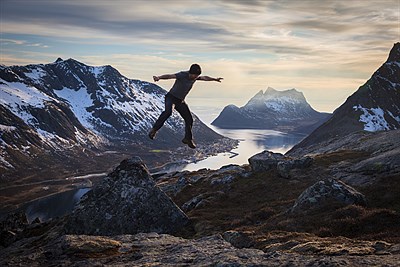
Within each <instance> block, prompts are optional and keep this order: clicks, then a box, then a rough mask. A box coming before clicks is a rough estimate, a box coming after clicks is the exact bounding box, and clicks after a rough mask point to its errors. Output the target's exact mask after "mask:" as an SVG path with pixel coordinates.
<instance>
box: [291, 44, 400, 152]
mask: <svg viewBox="0 0 400 267" xmlns="http://www.w3.org/2000/svg"><path fill="white" fill-rule="evenodd" d="M394 129H400V43H396V44H395V45H394V46H393V48H392V50H391V51H390V54H389V57H388V60H387V61H386V62H385V63H384V64H383V65H382V66H381V67H380V68H379V69H378V70H377V71H376V72H375V73H374V74H373V75H372V77H371V78H370V79H369V80H368V81H367V82H366V83H365V84H364V85H363V86H361V87H360V88H359V89H358V90H357V91H356V92H355V93H354V94H353V95H351V96H350V97H349V98H348V99H347V100H346V102H345V103H344V104H343V105H341V106H340V107H339V108H337V109H336V110H335V112H334V113H333V116H332V117H331V118H330V119H329V120H328V121H327V122H325V123H324V124H323V125H321V126H320V127H319V128H318V129H316V130H315V131H314V132H313V133H311V134H310V135H309V136H308V137H307V138H305V139H304V140H303V141H302V142H300V143H299V144H298V145H296V146H295V147H294V148H293V149H292V151H296V150H299V149H302V148H305V147H308V146H311V145H315V144H317V143H321V142H323V141H325V140H329V139H333V138H335V137H343V136H346V135H348V134H350V133H354V132H357V131H368V132H376V131H386V130H394ZM292 151H290V152H289V154H290V153H291V152H292Z"/></svg>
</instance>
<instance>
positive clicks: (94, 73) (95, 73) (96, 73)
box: [90, 67, 105, 79]
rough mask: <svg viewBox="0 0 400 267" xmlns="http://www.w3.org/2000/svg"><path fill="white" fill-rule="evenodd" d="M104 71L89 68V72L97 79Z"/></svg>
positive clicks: (98, 68) (102, 68)
mask: <svg viewBox="0 0 400 267" xmlns="http://www.w3.org/2000/svg"><path fill="white" fill-rule="evenodd" d="M104 69H105V67H91V69H90V70H91V72H92V73H93V75H94V76H95V77H96V79H97V78H98V77H99V75H101V74H103V72H104Z"/></svg>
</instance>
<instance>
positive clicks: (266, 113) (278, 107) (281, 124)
mask: <svg viewBox="0 0 400 267" xmlns="http://www.w3.org/2000/svg"><path fill="white" fill-rule="evenodd" d="M328 117H329V114H326V113H320V112H317V111H315V110H314V109H313V108H312V107H311V106H310V105H309V104H308V103H307V100H306V99H305V97H304V95H303V94H302V93H301V92H298V91H297V90H296V89H291V90H286V91H277V90H275V89H273V88H271V87H269V88H268V89H267V90H266V91H265V93H264V92H263V91H262V90H261V91H260V92H258V93H257V94H256V95H255V96H254V97H253V98H251V99H250V100H249V102H248V103H247V104H246V105H245V106H243V107H240V108H239V107H236V106H235V105H229V106H227V107H225V108H224V110H223V111H222V112H221V114H220V115H219V116H218V117H217V118H216V119H215V120H214V121H213V122H212V124H213V125H215V126H218V127H221V128H238V129H246V128H250V129H275V130H282V131H298V132H303V133H308V132H310V131H312V130H313V129H315V128H316V127H318V126H319V125H320V124H321V123H322V122H324V121H325V120H326V119H327V118H328Z"/></svg>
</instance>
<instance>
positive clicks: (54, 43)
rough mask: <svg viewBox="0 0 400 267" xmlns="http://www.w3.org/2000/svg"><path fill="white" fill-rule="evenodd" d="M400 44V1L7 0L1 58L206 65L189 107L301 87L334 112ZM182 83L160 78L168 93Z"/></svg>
mask: <svg viewBox="0 0 400 267" xmlns="http://www.w3.org/2000/svg"><path fill="white" fill-rule="evenodd" d="M399 41H400V0H368V1H365V0H362V1H358V0H352V1H348V0H332V1H328V0H308V1H307V0H305V1H300V0H281V1H269V0H246V1H244V0H201V1H192V0H174V1H168V0H142V1H139V0H113V1H111V0H108V1H104V0H99V1H96V0H0V64H3V65H7V66H9V65H27V64H39V63H43V64H45V63H50V62H54V61H55V60H56V59H57V58H58V57H61V58H63V59H68V58H74V59H76V60H78V61H80V62H83V63H85V64H87V65H91V66H102V65H112V66H113V67H115V68H116V69H118V70H119V71H120V72H121V74H123V75H124V76H126V77H128V78H131V79H140V80H144V81H152V76H153V75H161V74H170V73H176V72H179V71H181V70H187V69H188V68H189V66H190V65H191V64H192V63H198V64H200V65H201V67H202V69H203V74H204V75H208V76H211V77H223V78H224V80H223V82H222V83H217V82H203V81H199V82H196V84H195V87H194V88H193V90H192V91H191V93H190V95H189V96H188V98H187V102H188V103H189V105H191V104H193V105H195V106H202V107H204V108H207V107H210V108H211V107H213V108H215V107H219V108H221V109H222V108H223V106H225V105H228V104H235V105H237V106H243V105H244V104H246V103H247V101H248V100H249V99H250V98H251V97H252V96H254V95H255V94H256V93H257V92H259V91H260V90H265V89H267V88H268V87H272V88H275V89H277V90H286V89H291V88H296V89H297V90H299V91H301V92H303V94H304V95H305V97H306V99H307V101H308V102H309V103H310V104H311V106H312V107H313V108H314V109H316V110H318V111H323V112H333V111H334V110H335V109H336V108H337V107H339V106H340V105H341V104H342V103H343V102H344V101H345V100H346V98H347V97H348V96H350V95H351V94H352V93H354V92H355V91H356V90H357V89H358V88H359V87H360V86H361V85H363V84H364V83H365V82H366V81H367V80H368V79H369V78H370V77H371V75H372V74H373V73H374V72H375V71H376V70H377V69H378V68H379V67H380V66H381V65H382V64H383V63H384V62H385V61H386V59H387V57H388V54H389V51H390V49H391V48H392V47H393V44H394V43H395V42H399ZM172 84H173V81H170V80H162V81H160V82H158V85H160V86H161V87H163V88H164V89H166V90H168V89H170V88H171V86H172Z"/></svg>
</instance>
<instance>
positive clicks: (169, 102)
mask: <svg viewBox="0 0 400 267" xmlns="http://www.w3.org/2000/svg"><path fill="white" fill-rule="evenodd" d="M173 109H174V103H173V99H172V97H171V96H170V95H168V94H167V95H166V96H165V110H164V111H163V112H162V113H161V114H160V116H159V117H158V119H157V121H156V122H155V123H154V125H153V128H152V129H151V130H150V133H149V137H150V138H151V139H154V136H155V135H156V133H157V131H158V130H160V128H161V127H162V126H163V125H164V123H165V121H166V120H167V119H168V118H169V117H170V116H171V114H172V110H173Z"/></svg>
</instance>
